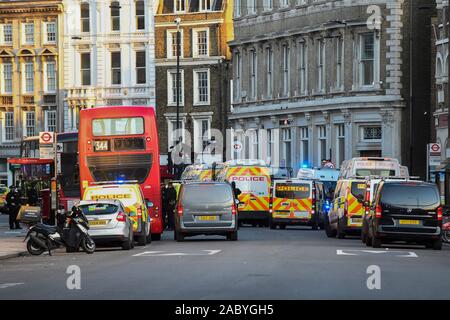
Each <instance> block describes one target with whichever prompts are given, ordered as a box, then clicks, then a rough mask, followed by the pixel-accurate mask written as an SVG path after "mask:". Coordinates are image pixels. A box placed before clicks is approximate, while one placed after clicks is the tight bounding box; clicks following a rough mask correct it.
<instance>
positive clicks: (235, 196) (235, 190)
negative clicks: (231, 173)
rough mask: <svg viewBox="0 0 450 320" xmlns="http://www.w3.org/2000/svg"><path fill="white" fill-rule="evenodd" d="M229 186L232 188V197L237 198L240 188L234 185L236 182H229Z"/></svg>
mask: <svg viewBox="0 0 450 320" xmlns="http://www.w3.org/2000/svg"><path fill="white" fill-rule="evenodd" d="M231 188H233V193H234V198H235V199H237V200H239V195H240V194H241V193H242V191H241V189H239V188H237V187H236V182H234V181H233V182H231Z"/></svg>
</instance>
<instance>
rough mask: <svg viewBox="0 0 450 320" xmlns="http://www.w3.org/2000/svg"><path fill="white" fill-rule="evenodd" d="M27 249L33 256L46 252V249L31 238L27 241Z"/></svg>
mask: <svg viewBox="0 0 450 320" xmlns="http://www.w3.org/2000/svg"><path fill="white" fill-rule="evenodd" d="M27 250H28V252H29V253H30V254H31V255H33V256H40V255H41V254H43V253H44V251H45V249H43V248H41V247H39V246H38V245H36V244H35V243H33V240H31V239H29V240H28V242H27Z"/></svg>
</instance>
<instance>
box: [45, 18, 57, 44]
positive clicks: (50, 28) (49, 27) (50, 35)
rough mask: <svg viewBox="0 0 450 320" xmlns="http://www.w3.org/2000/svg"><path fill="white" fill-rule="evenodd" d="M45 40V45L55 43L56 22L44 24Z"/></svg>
mask: <svg viewBox="0 0 450 320" xmlns="http://www.w3.org/2000/svg"><path fill="white" fill-rule="evenodd" d="M45 39H46V42H47V43H55V42H56V22H47V23H46V24H45Z"/></svg>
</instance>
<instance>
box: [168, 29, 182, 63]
mask: <svg viewBox="0 0 450 320" xmlns="http://www.w3.org/2000/svg"><path fill="white" fill-rule="evenodd" d="M183 48H184V46H183V30H182V29H181V30H180V57H181V58H182V57H183V51H184V49H183ZM166 52H167V58H168V59H175V58H176V57H177V30H167V48H166Z"/></svg>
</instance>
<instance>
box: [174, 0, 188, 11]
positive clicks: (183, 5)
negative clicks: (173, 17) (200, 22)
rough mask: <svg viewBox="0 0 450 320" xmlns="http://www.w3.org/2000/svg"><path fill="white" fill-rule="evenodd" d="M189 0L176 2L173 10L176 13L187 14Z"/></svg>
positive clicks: (177, 0)
mask: <svg viewBox="0 0 450 320" xmlns="http://www.w3.org/2000/svg"><path fill="white" fill-rule="evenodd" d="M186 2H187V0H174V4H173V9H174V13H179V12H186V6H187V5H186Z"/></svg>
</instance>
